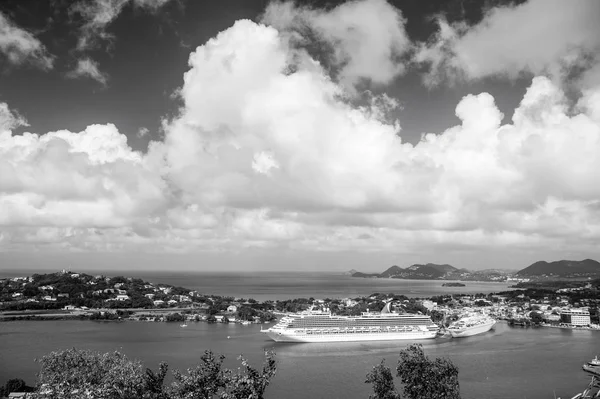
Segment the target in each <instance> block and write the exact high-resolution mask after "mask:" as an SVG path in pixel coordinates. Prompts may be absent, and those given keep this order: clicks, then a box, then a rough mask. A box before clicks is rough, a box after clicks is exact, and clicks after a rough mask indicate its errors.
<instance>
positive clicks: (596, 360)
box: [588, 356, 600, 367]
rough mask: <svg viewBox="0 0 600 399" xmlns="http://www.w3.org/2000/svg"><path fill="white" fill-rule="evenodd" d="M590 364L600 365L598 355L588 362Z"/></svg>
mask: <svg viewBox="0 0 600 399" xmlns="http://www.w3.org/2000/svg"><path fill="white" fill-rule="evenodd" d="M588 365H590V366H594V367H600V359H598V356H594V358H593V359H592V360H590V361H589V362H588Z"/></svg>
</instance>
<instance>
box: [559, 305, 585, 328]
mask: <svg viewBox="0 0 600 399" xmlns="http://www.w3.org/2000/svg"><path fill="white" fill-rule="evenodd" d="M560 321H561V323H565V324H570V325H572V326H589V325H590V323H591V321H590V312H588V311H587V310H585V309H577V308H574V309H568V310H563V311H561V312H560Z"/></svg>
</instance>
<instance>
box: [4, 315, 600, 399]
mask: <svg viewBox="0 0 600 399" xmlns="http://www.w3.org/2000/svg"><path fill="white" fill-rule="evenodd" d="M259 330H260V326H259V325H250V326H242V325H233V324H231V325H225V324H212V325H211V324H207V323H190V324H189V325H188V327H187V328H181V327H180V326H179V324H178V323H153V322H151V323H145V322H122V323H114V322H112V323H111V322H93V321H18V322H4V323H0V383H4V382H5V381H6V380H7V379H8V378H14V377H20V378H24V379H25V380H26V381H27V382H28V383H29V384H32V383H33V382H34V380H35V375H36V373H37V371H38V364H37V363H36V362H35V361H34V359H35V358H40V357H41V356H43V355H44V354H46V353H49V352H51V351H53V350H57V349H67V348H72V347H75V348H85V349H91V350H96V351H102V352H107V351H113V350H120V351H122V352H124V353H125V354H126V355H127V356H129V357H130V358H134V359H139V360H141V361H142V362H143V363H144V365H145V366H147V367H151V368H156V367H157V366H158V363H159V362H160V361H166V362H168V363H169V365H170V369H171V370H172V369H186V368H188V367H191V366H193V365H194V364H195V363H196V362H197V360H198V359H199V357H200V356H201V354H202V353H203V351H204V350H205V349H212V350H213V351H214V352H217V353H222V354H224V355H225V356H227V360H226V364H227V366H228V367H238V365H239V363H238V361H237V360H236V357H237V356H238V355H240V354H244V355H245V356H246V357H247V358H248V359H249V360H250V361H251V363H252V364H253V365H256V366H258V365H259V364H260V363H261V360H262V358H263V357H262V356H263V351H264V350H266V349H274V351H275V352H276V358H277V362H278V371H277V375H276V376H275V378H274V379H273V380H272V384H271V385H270V386H269V388H268V389H267V394H266V398H267V399H305V398H364V399H366V398H368V397H369V394H370V386H369V385H368V384H365V383H364V379H365V375H366V374H367V373H368V372H369V370H370V369H371V368H372V366H374V365H376V364H378V363H379V362H380V361H381V359H383V358H385V359H386V363H387V364H388V365H389V366H392V367H395V364H396V362H397V359H398V351H399V350H400V349H402V348H404V347H405V346H406V345H407V344H409V343H410V342H408V341H395V342H362V343H338V344H334V343H296V344H286V343H275V342H273V341H270V340H268V338H267V337H266V336H265V335H264V334H261V333H260V332H259ZM419 342H421V343H423V344H424V348H425V351H426V352H427V354H428V355H429V356H445V357H448V358H450V359H451V360H452V361H453V362H454V363H455V364H456V365H457V366H458V367H459V369H460V372H459V379H460V387H461V393H462V397H463V398H464V399H482V398H490V399H494V398H497V399H511V398H514V399H517V398H519V399H523V398H548V399H553V398H555V397H562V398H571V397H572V396H573V395H575V393H578V392H581V391H583V389H584V388H585V386H586V384H587V383H588V382H589V377H588V376H587V375H586V374H585V373H584V372H583V371H581V365H582V364H583V363H584V362H586V361H588V360H590V359H591V358H592V357H594V355H596V354H598V352H600V332H598V331H572V330H564V329H555V328H535V329H533V328H528V329H526V328H522V327H510V326H508V325H507V324H505V323H503V322H501V323H498V324H497V325H496V327H495V330H493V331H490V332H488V333H486V334H483V335H479V336H474V337H468V338H461V339H448V338H447V339H435V340H426V341H419ZM397 383H398V382H397Z"/></svg>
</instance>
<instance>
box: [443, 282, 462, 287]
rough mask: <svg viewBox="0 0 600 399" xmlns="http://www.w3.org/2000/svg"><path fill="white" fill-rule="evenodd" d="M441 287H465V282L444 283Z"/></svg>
mask: <svg viewBox="0 0 600 399" xmlns="http://www.w3.org/2000/svg"><path fill="white" fill-rule="evenodd" d="M442 287H466V284H463V283H444V284H442Z"/></svg>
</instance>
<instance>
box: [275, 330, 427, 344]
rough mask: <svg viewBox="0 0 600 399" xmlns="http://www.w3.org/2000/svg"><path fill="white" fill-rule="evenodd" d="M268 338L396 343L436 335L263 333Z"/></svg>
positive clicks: (281, 340)
mask: <svg viewBox="0 0 600 399" xmlns="http://www.w3.org/2000/svg"><path fill="white" fill-rule="evenodd" d="M264 332H265V333H266V334H267V335H268V336H269V338H271V339H272V340H273V341H276V342H359V341H398V340H419V339H432V338H435V337H436V335H437V331H418V332H401V333H393V332H385V333H369V334H319V335H317V334H314V335H305V334H295V333H293V332H286V331H270V330H266V331H264Z"/></svg>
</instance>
